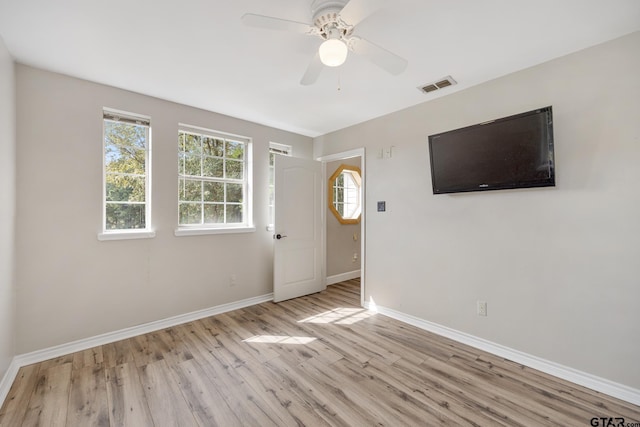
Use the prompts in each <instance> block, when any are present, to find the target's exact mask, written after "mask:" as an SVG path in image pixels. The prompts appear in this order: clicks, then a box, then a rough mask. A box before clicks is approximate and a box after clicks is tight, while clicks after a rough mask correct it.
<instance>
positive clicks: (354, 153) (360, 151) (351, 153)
mask: <svg viewBox="0 0 640 427" xmlns="http://www.w3.org/2000/svg"><path fill="white" fill-rule="evenodd" d="M351 157H360V171H361V172H362V178H363V179H362V186H361V194H362V206H363V208H362V215H361V216H360V306H362V307H364V303H365V300H364V289H365V260H366V256H365V248H366V245H365V239H366V226H365V225H366V209H365V207H366V206H367V203H366V194H367V192H366V191H365V186H366V181H367V172H366V171H365V166H366V163H367V162H366V161H365V148H364V147H362V148H356V149H353V150H348V151H343V152H341V153H335V154H329V155H327V156H322V157H318V158H317V159H316V160H319V161H321V162H322V180H323V183H324V184H323V186H322V192H323V195H322V212H323V215H325V214H326V212H327V209H329V206H328V202H327V198H328V197H329V196H328V194H327V192H328V189H327V179H328V177H327V168H326V164H327V162H333V161H335V160H344V159H349V158H351ZM322 228H323V230H322V236H323V242H325V243H324V245H323V246H324V248H323V250H322V268H323V271H325V272H326V271H327V245H326V240H327V221H323V222H322ZM325 276H326V274H325Z"/></svg>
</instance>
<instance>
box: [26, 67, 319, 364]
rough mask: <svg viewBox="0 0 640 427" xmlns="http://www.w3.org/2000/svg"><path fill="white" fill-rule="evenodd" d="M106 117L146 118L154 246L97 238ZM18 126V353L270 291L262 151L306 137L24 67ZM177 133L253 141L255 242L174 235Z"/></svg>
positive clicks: (302, 150)
mask: <svg viewBox="0 0 640 427" xmlns="http://www.w3.org/2000/svg"><path fill="white" fill-rule="evenodd" d="M103 107H110V108H115V109H118V110H123V111H128V112H133V113H139V114H144V115H149V116H151V125H152V150H153V171H152V173H153V178H152V181H153V185H152V191H153V193H152V203H153V205H152V209H153V211H152V224H153V227H154V228H155V229H156V232H157V236H156V237H155V238H153V239H141V240H123V241H106V242H100V241H98V239H97V233H98V232H99V231H100V229H101V218H102V216H101V207H102V202H101V197H102V190H101V188H102V187H101V186H102V109H103ZM17 117H18V119H17V135H18V148H17V192H18V198H17V213H18V220H17V242H18V243H17V281H18V285H19V286H18V289H19V291H18V308H19V313H18V327H17V350H18V352H19V353H24V352H29V351H33V350H38V349H42V348H46V347H49V346H53V345H57V344H63V343H68V342H70V341H74V340H78V339H82V338H87V337H91V336H95V335H98V334H101V333H106V332H112V331H116V330H119V329H122V328H126V327H130V326H134V325H138V324H142V323H146V322H150V321H154V320H159V319H164V318H167V317H171V316H175V315H179V314H184V313H189V312H192V311H195V310H199V309H204V308H209V307H213V306H216V305H219V304H223V303H229V302H234V301H238V300H242V299H245V298H249V297H254V296H260V295H264V294H268V293H270V292H272V290H273V288H272V287H273V285H272V279H271V278H272V248H273V240H272V236H271V233H269V232H267V231H266V226H267V190H268V182H269V181H268V144H269V141H275V142H279V143H283V144H288V145H292V146H293V147H294V153H295V155H296V156H299V157H311V154H312V149H313V147H312V140H311V139H310V138H307V137H303V136H300V135H295V134H292V133H288V132H284V131H280V130H276V129H273V128H269V127H265V126H261V125H257V124H254V123H250V122H246V121H243V120H239V119H235V118H231V117H227V116H223V115H219V114H215V113H211V112H207V111H203V110H198V109H195V108H190V107H186V106H183V105H179V104H175V103H171V102H167V101H163V100H160V99H156V98H151V97H148V96H143V95H140V94H136V93H132V92H127V91H123V90H119V89H115V88H112V87H108V86H103V85H99V84H96V83H91V82H87V81H83V80H78V79H75V78H71V77H67V76H62V75H59V74H54V73H50V72H46V71H42V70H38V69H34V68H30V67H27V66H23V65H18V66H17ZM179 122H180V123H187V124H191V125H196V126H201V127H206V128H210V129H214V130H219V131H223V132H228V133H233V134H239V135H244V136H248V137H251V138H253V143H254V147H253V155H254V156H253V161H254V182H253V184H254V220H255V225H256V228H257V231H256V232H254V233H247V234H227V235H206V236H190V237H175V236H174V229H175V227H176V225H177V204H178V193H177V191H178V189H177V187H178V179H177V132H178V123H179ZM231 275H236V277H237V285H235V286H230V277H231Z"/></svg>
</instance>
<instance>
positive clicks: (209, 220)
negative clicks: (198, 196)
mask: <svg viewBox="0 0 640 427" xmlns="http://www.w3.org/2000/svg"><path fill="white" fill-rule="evenodd" d="M204 222H205V223H206V224H222V223H224V205H208V204H207V205H204Z"/></svg>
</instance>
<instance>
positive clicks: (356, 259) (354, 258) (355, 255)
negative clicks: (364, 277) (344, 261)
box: [351, 252, 358, 262]
mask: <svg viewBox="0 0 640 427" xmlns="http://www.w3.org/2000/svg"><path fill="white" fill-rule="evenodd" d="M356 261H358V252H354V253H353V258H351V262H356Z"/></svg>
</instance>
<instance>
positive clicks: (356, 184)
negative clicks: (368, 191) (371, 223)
mask: <svg viewBox="0 0 640 427" xmlns="http://www.w3.org/2000/svg"><path fill="white" fill-rule="evenodd" d="M328 187H329V209H330V210H331V212H333V214H334V215H335V217H336V218H337V219H338V221H339V222H340V223H341V224H357V223H359V222H360V215H361V213H362V204H361V203H362V197H361V194H360V188H361V187H362V177H361V175H360V168H358V167H356V166H349V165H341V166H340V167H339V168H338V169H337V170H336V171H335V172H334V173H333V175H331V178H329V185H328Z"/></svg>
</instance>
